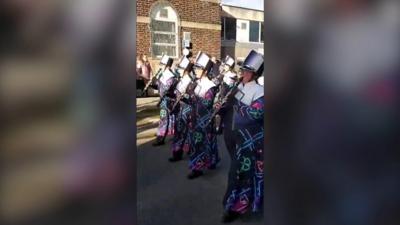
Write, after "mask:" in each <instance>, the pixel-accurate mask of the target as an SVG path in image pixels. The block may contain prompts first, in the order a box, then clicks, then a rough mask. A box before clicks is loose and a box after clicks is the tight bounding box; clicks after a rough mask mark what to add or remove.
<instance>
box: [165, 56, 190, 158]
mask: <svg viewBox="0 0 400 225" xmlns="http://www.w3.org/2000/svg"><path fill="white" fill-rule="evenodd" d="M178 69H180V70H183V71H182V73H181V74H182V76H181V78H180V81H179V83H178V84H177V86H176V90H175V94H176V96H177V98H176V100H175V101H176V102H175V103H174V105H173V108H172V109H171V111H172V112H171V113H176V114H175V115H176V116H175V118H176V121H175V134H174V138H173V139H172V146H171V149H172V157H171V158H169V159H168V160H169V161H170V162H176V161H179V160H181V159H182V156H183V153H184V152H186V153H189V151H190V144H189V137H188V136H189V128H188V124H189V115H190V113H191V112H192V105H191V102H190V98H188V97H187V94H186V92H187V90H188V88H190V87H189V86H190V85H191V83H192V81H193V78H192V77H191V74H190V73H191V72H192V69H193V63H191V62H190V60H189V59H188V58H187V57H186V56H183V57H182V58H181V60H180V62H179V64H178ZM175 108H177V109H178V110H175ZM175 111H177V112H175Z"/></svg>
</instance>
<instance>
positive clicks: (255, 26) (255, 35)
mask: <svg viewBox="0 0 400 225" xmlns="http://www.w3.org/2000/svg"><path fill="white" fill-rule="evenodd" d="M249 40H250V42H260V23H259V22H257V21H250V35H249Z"/></svg>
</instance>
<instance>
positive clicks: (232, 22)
mask: <svg viewBox="0 0 400 225" xmlns="http://www.w3.org/2000/svg"><path fill="white" fill-rule="evenodd" d="M221 38H222V40H236V19H235V18H230V17H223V18H222V30H221Z"/></svg>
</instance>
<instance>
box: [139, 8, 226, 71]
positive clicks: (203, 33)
mask: <svg viewBox="0 0 400 225" xmlns="http://www.w3.org/2000/svg"><path fill="white" fill-rule="evenodd" d="M156 2H158V1H157V0H138V1H137V3H136V7H137V10H136V12H137V16H141V17H149V16H150V9H151V7H152V6H153V4H155V3H156ZM168 2H169V3H170V4H171V6H172V7H173V8H174V9H175V10H176V12H177V14H178V17H179V19H180V21H186V22H195V23H205V24H213V25H218V26H220V24H221V17H220V11H221V8H220V6H219V4H218V3H213V2H207V1H200V0H193V1H187V0H186V1H184V0H170V1H168ZM148 26H149V24H148V23H137V24H136V29H137V33H136V40H137V42H136V48H137V54H138V55H139V54H147V55H148V56H149V58H150V60H151V61H153V60H152V59H151V52H150V47H151V43H150V30H149V28H148ZM183 32H191V39H192V45H193V49H192V51H193V54H197V52H198V51H199V50H202V51H204V52H207V53H208V54H210V55H212V56H215V57H217V58H220V55H221V54H220V51H221V30H215V29H200V28H190V27H182V26H179V43H178V45H179V50H180V51H179V52H181V40H182V36H183ZM156 63H158V60H155V61H153V62H152V64H153V65H155V64H156ZM153 68H154V67H153Z"/></svg>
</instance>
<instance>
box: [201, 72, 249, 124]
mask: <svg viewBox="0 0 400 225" xmlns="http://www.w3.org/2000/svg"><path fill="white" fill-rule="evenodd" d="M242 80H243V77H241V78H239V80H238V81H237V82H236V83H235V85H234V86H233V87H232V88H231V89H230V90H229V91H228V92H227V93H226V95H225V96H224V97H223V98H222V99H218V100H217V102H216V103H215V105H217V104H218V103H219V104H220V107H219V108H217V107H215V105H214V108H216V109H215V110H214V112H213V113H212V114H211V117H210V119H209V120H208V122H207V125H206V126H208V125H210V123H211V122H212V121H213V119H214V117H215V116H216V115H217V113H218V112H219V111H220V109H221V108H222V106H223V105H224V104H225V103H226V102H227V101H228V98H229V97H230V96H231V95H232V94H233V93H234V92H235V91H236V88H237V87H238V86H239V84H240V83H242Z"/></svg>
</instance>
